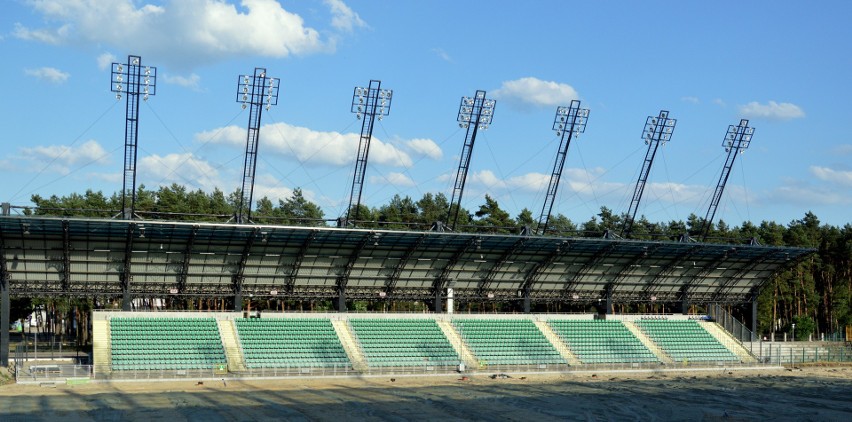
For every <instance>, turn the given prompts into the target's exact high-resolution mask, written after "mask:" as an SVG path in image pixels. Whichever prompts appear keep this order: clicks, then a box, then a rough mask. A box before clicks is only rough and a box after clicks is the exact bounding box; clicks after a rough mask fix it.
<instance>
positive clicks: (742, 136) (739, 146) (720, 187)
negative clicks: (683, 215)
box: [701, 119, 754, 242]
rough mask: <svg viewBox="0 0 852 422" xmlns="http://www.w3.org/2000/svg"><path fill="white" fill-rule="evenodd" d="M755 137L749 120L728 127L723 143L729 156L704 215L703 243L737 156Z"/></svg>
mask: <svg viewBox="0 0 852 422" xmlns="http://www.w3.org/2000/svg"><path fill="white" fill-rule="evenodd" d="M753 136H754V128H753V127H749V125H748V119H740V124H739V125H737V126H734V125H729V126H728V132H727V133H725V139H724V140H723V141H722V146H723V147H724V148H725V152H727V153H728V156H727V157H726V158H725V164H724V166H722V174H721V175H719V181H718V182H717V183H716V190H715V192H713V199H711V200H710V207H709V208H707V214H705V215H704V227H703V228H702V230H701V241H702V242H704V241H707V236H708V235H709V234H710V227H711V226H712V225H713V219H714V218H715V217H716V210H718V208H719V203H720V202H721V200H722V193H723V192H724V191H725V185H727V183H728V177H729V176H730V175H731V169H732V168H733V167H734V161H735V160H736V159H737V155H739V154H742V153H743V152H745V150H746V149H748V147H749V145H751V139H752V137H753Z"/></svg>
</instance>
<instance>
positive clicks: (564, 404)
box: [0, 367, 852, 422]
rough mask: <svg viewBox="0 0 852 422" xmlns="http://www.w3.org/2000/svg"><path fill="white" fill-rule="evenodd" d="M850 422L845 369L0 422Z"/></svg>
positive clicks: (238, 390)
mask: <svg viewBox="0 0 852 422" xmlns="http://www.w3.org/2000/svg"><path fill="white" fill-rule="evenodd" d="M767 419H772V420H791V421H793V420H795V421H803V420H814V421H852V367H834V368H805V369H803V370H792V371H790V370H785V369H773V370H766V371H734V372H722V371H714V372H694V373H683V372H667V373H632V374H628V373H618V374H613V373H608V374H607V373H601V374H590V373H584V374H567V375H562V374H560V375H528V376H526V377H525V378H521V376H512V377H511V378H505V379H504V378H497V379H492V378H491V377H489V376H487V375H477V376H473V377H471V379H469V380H460V379H459V377H458V376H446V377H419V378H409V377H399V378H395V381H392V380H391V379H390V377H382V378H365V379H343V378H330V379H314V380H303V379H299V380H276V381H252V382H230V381H229V382H228V383H227V385H225V384H224V383H223V382H222V381H216V382H211V381H205V382H204V383H203V384H202V385H197V382H169V383H136V382H123V383H114V384H87V385H78V386H66V385H57V386H55V387H48V386H37V385H14V384H12V385H5V386H2V387H0V421H4V422H11V421H27V422H29V421H89V420H91V421H158V420H159V421H164V422H179V421H202V422H213V421H220V420H221V421H262V420H287V421H304V420H331V421H348V420H357V421H361V420H367V421H371V420H376V421H379V420H389V421H406V420H441V421H444V420H507V421H512V420H519V421H528V422H531V421H547V420H585V421H599V420H613V421H622V420H642V421H653V420H666V421H667V420H676V421H693V420H695V421H700V420H767Z"/></svg>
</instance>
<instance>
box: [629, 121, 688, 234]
mask: <svg viewBox="0 0 852 422" xmlns="http://www.w3.org/2000/svg"><path fill="white" fill-rule="evenodd" d="M675 124H677V120H676V119H670V118H669V112H668V111H666V110H660V114H659V115H658V116H657V117H654V116H648V119H647V120H646V121H645V129H644V130H643V131H642V138H643V139H645V144H647V145H648V151H647V152H645V160H644V161H643V162H642V170H641V171H640V172H639V180H638V181H636V189H635V190H634V191H633V199H631V200H630V208H629V209H628V210H627V217H626V219H625V220H624V225H622V227H621V237H625V238H626V237H629V236H630V232H631V230H633V221H634V219H635V218H636V212H637V211H638V210H639V201H641V200H642V192H644V191H645V184H646V183H647V182H648V174H649V173H650V172H651V165H652V164H653V163H654V156H656V155H657V148H659V146H660V144H665V143H666V142H668V141H670V140H671V138H672V133H674V128H675Z"/></svg>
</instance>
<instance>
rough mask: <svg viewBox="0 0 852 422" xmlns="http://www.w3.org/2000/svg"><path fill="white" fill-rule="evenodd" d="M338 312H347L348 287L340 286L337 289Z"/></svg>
mask: <svg viewBox="0 0 852 422" xmlns="http://www.w3.org/2000/svg"><path fill="white" fill-rule="evenodd" d="M335 308H336V309H337V312H346V286H342V285H341V286H338V289H337V306H335Z"/></svg>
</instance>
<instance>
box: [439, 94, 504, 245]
mask: <svg viewBox="0 0 852 422" xmlns="http://www.w3.org/2000/svg"><path fill="white" fill-rule="evenodd" d="M495 105H497V102H496V101H494V100H492V99H488V98H485V91H482V90H477V91H476V95H474V96H473V98H470V97H462V99H461V104H460V105H459V115H458V119H457V120H458V122H459V127H461V128H463V129H467V132H466V133H465V137H464V146H463V147H462V153H461V157H460V158H459V169H458V172H456V182H455V184H454V185H453V196H452V199H451V200H450V208H449V209H448V210H447V222H448V223H449V224H450V230H455V228H456V223H457V222H458V219H459V210H461V200H462V194H463V193H464V184H465V181H466V180H467V171H468V169H469V168H470V156H471V155H472V154H473V144H474V142H476V134H477V132H478V131H479V129H482V130H486V129H488V126H489V125H490V124H491V120H492V118H493V117H494V106H495Z"/></svg>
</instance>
